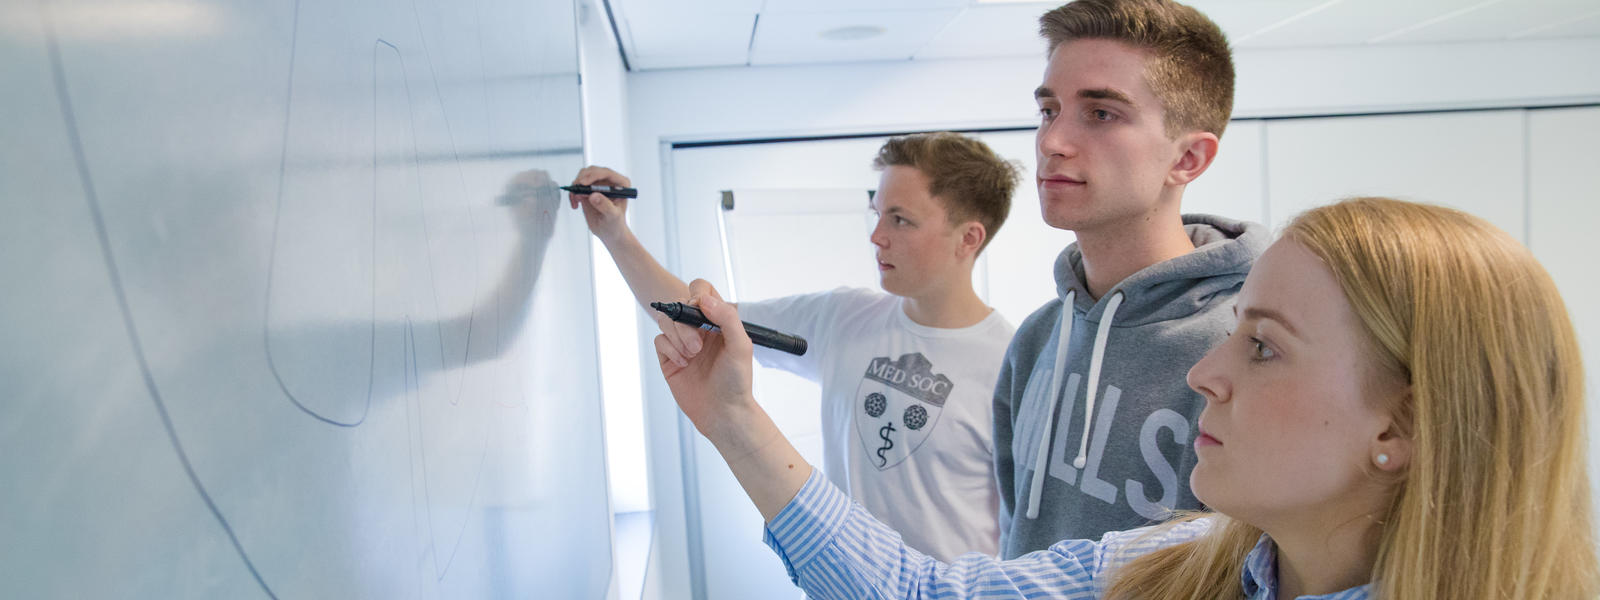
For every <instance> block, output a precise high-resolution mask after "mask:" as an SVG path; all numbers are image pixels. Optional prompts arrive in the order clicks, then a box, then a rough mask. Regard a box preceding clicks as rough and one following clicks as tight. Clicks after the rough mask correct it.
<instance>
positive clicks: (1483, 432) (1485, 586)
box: [1107, 198, 1600, 600]
mask: <svg viewBox="0 0 1600 600" xmlns="http://www.w3.org/2000/svg"><path fill="white" fill-rule="evenodd" d="M1283 235H1284V237H1285V238H1287V239H1290V240H1294V241H1295V242H1297V243H1299V244H1301V245H1302V246H1304V247H1306V248H1307V249H1309V250H1310V251H1311V252H1312V253H1313V254H1315V255H1316V256H1318V257H1319V258H1321V259H1322V261H1323V262H1324V263H1325V264H1327V265H1328V267H1329V268H1330V269H1331V270H1332V271H1333V274H1334V277H1335V278H1336V279H1337V280H1338V282H1339V287H1340V288H1341V289H1342V290H1343V291H1344V295H1345V297H1346V298H1347V299H1348V300H1349V301H1350V306H1351V307H1352V308H1353V309H1354V312H1355V314H1356V316H1357V317H1358V319H1359V321H1360V322H1361V324H1362V328H1363V329H1364V330H1365V336H1366V338H1367V341H1368V342H1369V345H1370V347H1371V350H1372V354H1373V355H1374V356H1375V357H1376V360H1375V363H1374V366H1375V367H1376V369H1377V372H1378V373H1388V374H1392V375H1394V376H1398V377H1400V378H1402V379H1401V381H1403V382H1405V383H1407V384H1409V386H1410V387H1409V390H1410V393H1409V394H1407V395H1406V396H1404V397H1403V398H1400V399H1399V400H1398V401H1396V402H1394V406H1391V407H1389V408H1390V410H1391V411H1392V414H1393V415H1394V417H1395V420H1396V423H1397V425H1398V426H1399V428H1400V429H1401V430H1402V431H1403V432H1404V433H1405V434H1407V435H1409V436H1410V437H1411V439H1412V441H1413V442H1412V443H1413V447H1414V449H1413V456H1412V457H1411V460H1410V462H1409V464H1407V465H1406V467H1405V469H1404V471H1403V472H1402V473H1401V474H1400V476H1399V478H1398V479H1397V480H1396V483H1395V489H1394V499H1393V502H1392V504H1391V508H1390V509H1389V512H1388V514H1387V515H1374V517H1375V518H1377V519H1379V520H1380V521H1381V522H1382V523H1383V525H1382V528H1383V529H1382V533H1381V535H1380V540H1381V541H1380V542H1379V546H1378V554H1377V557H1376V561H1375V563H1374V565H1373V570H1372V581H1373V582H1374V583H1373V588H1374V591H1375V592H1376V596H1377V597H1379V598H1384V599H1387V600H1397V599H1423V598H1451V599H1497V600H1498V599H1522V598H1536V599H1555V598H1562V599H1565V598H1595V597H1596V595H1597V594H1600V570H1597V566H1596V558H1595V548H1594V540H1593V533H1592V532H1593V529H1592V523H1591V506H1590V503H1589V502H1590V501H1589V481H1588V475H1587V473H1586V467H1585V461H1584V456H1585V452H1586V450H1587V445H1586V440H1585V435H1584V423H1585V421H1584V390H1583V365H1582V363H1581V362H1580V358H1579V355H1578V342H1577V336H1576V334H1575V333H1574V332H1573V329H1572V322H1571V320H1570V319H1569V318H1568V316H1567V309H1566V306H1565V304H1563V303H1562V301H1561V296H1560V294H1559V293H1558V292H1557V291H1556V286H1555V283H1554V282H1553V281H1552V280H1551V279H1550V276H1549V274H1548V273H1546V272H1545V270H1544V268H1543V267H1541V266H1539V263H1538V261H1536V260H1534V258H1533V255H1532V254H1531V253H1530V252H1528V250H1527V249H1526V248H1524V247H1523V246H1522V245H1521V244H1520V243H1518V242H1517V241H1516V240H1515V239H1512V238H1511V237H1510V236H1509V235H1506V234H1505V232H1503V231H1500V230H1499V229H1496V228H1495V227H1494V226H1492V225H1490V224H1488V223H1487V222H1485V221H1483V220H1482V219H1479V218H1477V217H1473V216H1471V215H1468V214H1466V213H1463V212H1461V211H1457V210H1452V209H1448V208H1442V207H1437V206H1429V205H1424V204H1416V203H1411V202H1403V201H1399V200H1391V199H1387V198H1356V199H1351V200H1346V201H1343V202H1340V203H1338V204H1334V205H1331V206H1325V207H1321V208H1316V209H1312V210H1310V211H1307V212H1306V213H1304V214H1302V215H1300V216H1299V217H1298V218H1296V219H1295V220H1294V222H1292V223H1290V224H1289V226H1288V228H1287V229H1286V230H1285V231H1284V234H1283ZM1217 518H1218V523H1217V524H1216V526H1215V527H1214V528H1213V529H1212V533H1210V534H1208V535H1207V536H1205V537H1204V538H1202V539H1200V540H1195V541H1192V542H1189V543H1185V544H1181V545H1178V546H1174V547H1170V548H1166V549H1163V550H1161V551H1157V552H1154V553H1151V554H1147V555H1145V556H1143V557H1140V558H1139V559H1137V560H1135V561H1133V562H1132V563H1130V564H1129V565H1128V566H1127V567H1125V568H1124V569H1123V570H1122V571H1121V572H1120V573H1119V574H1117V580H1116V581H1114V582H1113V585H1112V587H1111V589H1110V591H1109V592H1108V593H1107V597H1108V598H1117V599H1122V598H1163V599H1167V598H1173V599H1181V598H1189V599H1206V600H1211V599H1215V598H1238V597H1239V595H1240V587H1239V586H1240V570H1241V569H1242V568H1243V563H1244V558H1245V555H1246V554H1248V553H1249V551H1250V549H1251V548H1252V547H1253V546H1254V545H1255V543H1256V540H1257V539H1258V538H1259V536H1260V535H1261V531H1260V530H1258V529H1256V528H1254V527H1251V526H1250V525H1248V524H1245V523H1243V522H1240V521H1237V520H1233V519H1229V518H1227V517H1223V516H1218V517H1217Z"/></svg>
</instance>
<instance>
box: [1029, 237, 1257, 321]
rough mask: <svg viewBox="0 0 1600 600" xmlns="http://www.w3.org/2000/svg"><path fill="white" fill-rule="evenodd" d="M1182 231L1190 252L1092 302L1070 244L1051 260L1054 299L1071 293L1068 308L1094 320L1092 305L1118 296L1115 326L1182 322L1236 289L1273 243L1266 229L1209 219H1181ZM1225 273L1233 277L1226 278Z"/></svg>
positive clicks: (1075, 248)
mask: <svg viewBox="0 0 1600 600" xmlns="http://www.w3.org/2000/svg"><path fill="white" fill-rule="evenodd" d="M1183 229H1184V231H1185V232H1186V233H1188V234H1189V241H1190V242H1193V243H1194V250H1193V251H1191V252H1189V253H1188V254H1185V255H1183V256H1179V257H1177V258H1173V259H1171V260H1167V261H1164V262H1160V263H1156V264H1154V265H1150V266H1148V267H1145V268H1144V269H1141V270H1139V271H1138V272H1136V273H1134V274H1133V275H1130V276H1128V278H1126V279H1123V280H1122V282H1121V283H1118V284H1117V285H1116V286H1115V287H1113V288H1111V289H1110V290H1108V291H1107V292H1106V294H1105V296H1104V297H1102V298H1099V299H1096V298H1095V297H1094V296H1092V295H1090V294H1089V284H1088V282H1087V281H1086V280H1087V277H1086V276H1085V275H1084V273H1083V251H1082V250H1080V249H1078V244H1077V243H1076V242H1074V243H1073V244H1072V245H1070V246H1067V248H1066V249H1065V250H1062V251H1061V254H1059V255H1057V256H1056V264H1055V277H1056V297H1058V298H1061V299H1063V300H1065V299H1066V298H1067V293H1068V292H1075V293H1074V294H1072V295H1073V307H1074V308H1076V309H1077V311H1078V312H1080V313H1083V314H1084V315H1085V316H1086V317H1088V319H1089V320H1090V321H1098V320H1099V318H1100V315H1099V313H1098V312H1096V305H1097V304H1098V305H1103V304H1105V300H1106V299H1107V298H1110V297H1112V296H1114V295H1116V294H1117V293H1118V292H1121V293H1122V294H1123V296H1124V298H1123V300H1122V305H1121V306H1119V307H1118V308H1117V314H1116V320H1117V325H1118V326H1126V327H1137V326H1139V325H1144V324H1146V323H1150V322H1154V321H1167V320H1171V319H1181V318H1183V317H1185V316H1188V315H1191V314H1194V313H1195V312H1196V311H1199V310H1202V309H1204V308H1205V306H1206V305H1207V304H1209V302H1210V300H1211V297H1212V296H1214V295H1216V294H1218V293H1223V292H1228V291H1230V290H1233V289H1235V288H1237V287H1238V285H1239V280H1241V279H1243V278H1244V276H1245V275H1246V274H1248V273H1249V272H1250V265H1251V264H1253V263H1254V262H1255V258H1256V257H1257V256H1260V255H1261V253H1262V252H1263V251H1265V250H1266V249H1267V246H1268V245H1271V243H1272V239H1271V238H1272V235H1271V233H1270V232H1268V231H1267V228H1266V226H1264V225H1260V224H1257V223H1250V222H1247V221H1236V220H1233V219H1227V218H1223V217H1218V216H1213V215H1183ZM1230 275H1232V276H1236V277H1237V279H1235V278H1234V277H1229V276H1230Z"/></svg>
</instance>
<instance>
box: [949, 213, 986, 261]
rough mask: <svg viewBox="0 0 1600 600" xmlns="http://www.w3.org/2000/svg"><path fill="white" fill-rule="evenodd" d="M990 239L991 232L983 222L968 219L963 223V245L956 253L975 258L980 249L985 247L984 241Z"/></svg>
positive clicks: (962, 256)
mask: <svg viewBox="0 0 1600 600" xmlns="http://www.w3.org/2000/svg"><path fill="white" fill-rule="evenodd" d="M988 239H989V232H988V230H985V229H984V228H983V223H979V222H977V221H967V222H966V223H965V224H963V225H961V246H960V249H959V250H957V253H956V255H957V256H959V257H961V258H969V257H971V258H974V259H975V258H976V257H977V256H978V251H979V250H980V249H982V248H983V242H984V241H985V240H988Z"/></svg>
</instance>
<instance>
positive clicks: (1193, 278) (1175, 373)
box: [994, 215, 1271, 559]
mask: <svg viewBox="0 0 1600 600" xmlns="http://www.w3.org/2000/svg"><path fill="white" fill-rule="evenodd" d="M1183 223H1184V229H1185V231H1187V232H1188V234H1189V239H1190V240H1191V241H1193V242H1194V245H1195V250H1194V251H1193V252H1190V253H1188V254H1185V255H1183V256H1179V257H1177V258H1174V259H1171V260H1168V261H1165V262H1162V263H1158V264H1155V265H1151V266H1149V267H1145V268H1144V269H1143V270H1140V271H1139V272H1137V273H1134V274H1133V275H1131V276H1129V277H1128V278H1127V279H1124V280H1123V281H1122V282H1121V283H1119V284H1117V285H1116V287H1113V288H1112V289H1111V290H1110V291H1109V292H1107V293H1106V295H1105V296H1104V297H1101V298H1100V299H1099V300H1095V299H1093V298H1092V297H1091V296H1090V295H1089V288H1088V284H1087V283H1085V282H1084V275H1083V254H1082V253H1081V252H1079V250H1078V245H1077V244H1072V245H1070V246H1067V249H1066V250H1063V251H1062V252H1061V255H1060V256H1059V257H1057V258H1056V265H1055V277H1056V293H1057V294H1058V295H1059V296H1060V298H1059V299H1057V300H1052V301H1050V302H1048V303H1046V304H1045V305H1044V306H1042V307H1039V309H1038V310H1036V311H1033V314H1032V315H1029V316H1028V318H1027V319H1026V320H1024V321H1023V322H1022V326H1020V327H1018V328H1017V333H1016V336H1015V337H1013V338H1012V339H1011V346H1010V347H1009V348H1007V349H1006V357H1005V362H1004V363H1003V364H1002V365H1001V367H1000V380H999V382H998V383H997V384H996V385H995V392H994V428H995V434H994V445H995V453H994V455H995V463H996V465H995V466H996V474H997V476H998V478H999V480H1000V481H999V483H1000V553H1001V558H1007V559H1009V558H1014V557H1017V556H1020V555H1023V554H1026V553H1028V552H1032V551H1035V550H1043V549H1045V548H1048V547H1049V546H1050V545H1051V544H1053V543H1055V542H1058V541H1061V540H1065V539H1100V536H1101V535H1102V534H1104V533H1106V532H1108V531H1119V530H1124V529H1132V528H1135V527H1139V526H1142V525H1147V524H1149V523H1151V522H1153V521H1159V520H1161V519H1163V518H1164V517H1165V516H1167V515H1168V514H1169V512H1170V511H1171V510H1172V509H1197V508H1200V507H1201V506H1200V503H1199V501H1198V500H1195V497H1194V494H1193V493H1192V492H1190V491H1189V472H1190V471H1192V470H1193V469H1194V464H1195V454H1194V446H1193V443H1194V438H1195V436H1196V435H1198V433H1197V432H1198V430H1199V429H1198V426H1197V422H1198V420H1199V418H1200V411H1201V410H1202V409H1204V408H1205V401H1204V400H1203V399H1202V398H1201V397H1200V394H1198V393H1196V392H1194V391H1193V390H1191V389H1189V386H1188V385H1187V383H1186V382H1185V378H1186V376H1187V374H1188V371H1189V367H1191V366H1194V364H1195V363H1196V362H1198V361H1199V360H1200V357H1202V356H1204V355H1205V353H1206V352H1207V351H1208V350H1210V349H1211V347H1212V346H1214V345H1216V344H1218V343H1220V342H1221V341H1222V339H1223V338H1224V337H1226V335H1227V331H1228V330H1229V329H1230V328H1231V327H1232V324H1233V321H1234V319H1233V312H1232V311H1233V296H1234V294H1235V293H1237V292H1238V291H1239V286H1240V285H1242V284H1243V283H1244V277H1245V274H1246V273H1248V272H1249V271H1250V265H1251V264H1252V263H1254V262H1255V259H1256V257H1257V256H1260V255H1261V252H1262V251H1263V250H1265V249H1266V247H1267V245H1268V243H1270V242H1271V239H1270V238H1271V235H1270V234H1269V233H1268V231H1267V229H1266V227H1264V226H1261V225H1257V224H1254V223H1245V222H1241V221H1233V220H1230V219H1224V218H1221V217H1213V216H1209V215H1185V216H1184V217H1183ZM1063 306H1071V307H1072V310H1071V311H1070V312H1065V313H1064V312H1063V311H1062V307H1063ZM1063 314H1065V315H1066V316H1067V317H1068V318H1062V317H1063ZM1063 341H1065V347H1066V348H1067V351H1066V354H1065V355H1064V356H1063V355H1061V353H1060V352H1059V349H1060V348H1062V347H1063ZM1089 422H1092V423H1094V427H1093V428H1092V429H1089V430H1088V431H1087V432H1086V431H1085V427H1084V424H1085V423H1089ZM1041 463H1042V464H1046V465H1048V468H1046V469H1044V470H1043V471H1040V470H1038V469H1035V465H1038V464H1041Z"/></svg>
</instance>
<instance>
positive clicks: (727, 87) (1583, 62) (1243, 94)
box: [628, 39, 1600, 598]
mask: <svg viewBox="0 0 1600 600" xmlns="http://www.w3.org/2000/svg"><path fill="white" fill-rule="evenodd" d="M1597 59H1600V40H1596V39H1572V40H1555V41H1537V42H1504V43H1492V44H1490V43H1484V44H1450V45H1436V46H1399V47H1374V48H1320V49H1306V50H1289V51H1253V52H1241V53H1239V54H1237V55H1236V57H1235V60H1236V64H1237V65H1238V70H1239V83H1238V89H1237V92H1236V96H1235V115H1236V116H1237V117H1270V116H1295V115H1312V114H1329V113H1340V114H1343V113H1367V112H1388V111H1408V110H1422V109H1449V108H1472V107H1486V106H1544V105H1552V104H1563V103H1581V102H1594V101H1596V100H1600V68H1597V67H1596V65H1597V64H1600V60H1597ZM1563 65H1578V67H1576V68H1573V67H1564V66H1563ZM1043 67H1044V60H1043V59H1042V58H1038V59H1003V60H972V61H922V62H895V63H861V64H854V65H829V66H798V67H767V68H727V69H691V70H679V71H653V72H645V73H630V74H629V75H628V94H629V102H628V110H629V112H628V115H629V141H630V148H629V150H630V152H631V155H630V156H631V158H632V160H631V161H630V162H631V166H632V169H633V170H632V172H631V173H630V175H632V177H633V180H634V182H635V184H636V185H637V186H638V187H639V188H640V189H641V190H644V194H645V196H646V197H649V198H652V199H655V200H662V196H663V195H665V190H670V189H673V187H674V184H673V182H672V181H671V180H670V179H671V174H670V168H664V163H665V162H666V161H669V160H670V152H668V151H667V149H666V145H667V144H669V143H670V142H673V141H702V140H729V139H754V138H767V137H787V136H806V135H825V134H839V133H865V132H895V131H913V130H928V129H944V128H952V129H970V128H982V127H997V126H1027V125H1031V124H1033V123H1034V122H1035V120H1036V117H1035V112H1034V111H1035V107H1034V103H1033V100H1032V90H1033V88H1034V87H1035V86H1037V85H1038V83H1039V76H1040V74H1041V73H1042V71H1043ZM1285 124H1287V123H1285ZM1294 127H1295V126H1293V125H1291V126H1289V128H1288V129H1289V130H1292V129H1294ZM1268 137H1269V136H1268V132H1267V129H1266V127H1263V126H1261V124H1260V123H1255V124H1250V123H1236V124H1235V127H1232V128H1230V130H1229V132H1228V134H1227V136H1226V140H1227V142H1228V144H1232V146H1227V145H1225V146H1226V147H1228V148H1238V149H1239V150H1225V151H1226V152H1238V153H1239V154H1238V155H1235V157H1234V158H1236V159H1237V162H1238V163H1240V164H1239V166H1238V168H1234V169H1229V170H1228V171H1227V172H1228V173H1230V174H1229V175H1227V176H1226V177H1223V178H1219V180H1221V179H1228V180H1229V182H1228V183H1227V184H1226V185H1225V186H1224V185H1221V184H1217V185H1218V188H1223V187H1226V188H1228V189H1232V190H1241V189H1242V190H1252V191H1246V192H1243V193H1240V194H1238V196H1241V197H1239V198H1237V199H1232V200H1229V199H1228V198H1219V200H1225V201H1229V202H1235V203H1236V204H1235V206H1239V207H1248V206H1251V205H1252V203H1256V204H1258V205H1259V206H1260V207H1261V210H1262V213H1261V215H1262V217H1263V218H1269V219H1272V220H1274V221H1277V220H1278V217H1279V216H1280V215H1278V214H1271V215H1270V216H1269V215H1268V214H1267V211H1268V210H1269V208H1268V206H1267V205H1266V203H1265V198H1266V195H1267V193H1268V188H1269V187H1270V186H1271V185H1272V184H1271V182H1269V181H1267V179H1266V172H1265V170H1263V169H1261V168H1257V167H1255V166H1254V165H1255V164H1262V163H1261V162H1259V161H1263V160H1265V159H1264V155H1263V154H1261V153H1263V152H1267V151H1269V150H1270V143H1269V140H1268ZM1251 138H1254V139H1251ZM1292 139H1299V138H1298V137H1295V138H1292ZM1243 140H1250V141H1249V142H1243ZM1358 150H1359V149H1358ZM1251 153H1254V154H1251ZM1244 154H1250V155H1249V156H1243V155H1244ZM1517 155H1518V156H1520V155H1521V154H1520V151H1519V152H1518V154H1517ZM1491 168H1492V167H1491ZM1514 170H1515V173H1517V174H1519V175H1518V177H1521V175H1520V174H1521V173H1522V172H1523V171H1522V167H1521V165H1517V166H1515V169H1514ZM1219 173H1221V172H1220V171H1219ZM1252 183H1254V185H1251V184H1252ZM1280 185H1282V184H1280ZM1197 188H1198V185H1197ZM1195 191H1199V190H1198V189H1197V190H1195ZM1321 191H1325V190H1321V189H1317V190H1312V191H1311V192H1307V193H1312V192H1321ZM1284 193H1285V194H1289V195H1293V194H1296V193H1300V188H1294V190H1293V191H1285V192H1284ZM1245 194H1257V195H1256V196H1254V197H1251V198H1245V197H1242V196H1244V195H1245ZM1191 195H1192V196H1198V195H1200V194H1191ZM1018 201H1019V202H1021V201H1022V200H1020V199H1019V200H1018ZM1241 210H1242V209H1241ZM676 211H677V207H676V205H675V204H674V203H673V202H672V200H671V199H670V198H666V199H665V201H664V202H662V203H660V204H657V203H655V202H652V201H640V202H638V203H636V208H635V209H634V211H633V212H634V220H633V224H634V228H635V231H636V232H638V234H639V237H640V239H641V240H642V241H643V242H644V243H645V246H646V247H647V248H648V249H650V251H651V252H652V253H653V254H655V255H656V256H658V257H662V258H664V259H665V260H664V261H663V262H664V263H666V264H667V266H668V268H669V269H672V270H674V271H675V272H678V273H679V274H680V275H684V276H687V277H696V276H701V275H703V274H702V273H685V272H682V271H680V270H679V269H680V268H681V267H682V266H684V265H683V261H682V260H681V259H680V255H679V250H680V248H679V244H678V242H680V240H676V239H670V237H669V234H668V233H667V232H669V231H671V232H674V233H673V234H671V235H673V236H675V235H677V233H676V232H678V231H679V230H680V229H679V220H680V219H682V218H685V216H684V215H680V214H678V213H677V212H676ZM1278 212H1286V210H1280V211H1278ZM1019 216H1020V215H1019ZM1284 216H1287V215H1284ZM1015 226H1016V224H1010V225H1008V227H1015ZM1503 226H1507V227H1508V228H1511V227H1514V225H1503ZM1008 231H1011V232H1013V233H1014V232H1015V230H1010V229H1008ZM1512 233H1514V234H1518V235H1519V237H1521V236H1523V235H1524V232H1522V231H1515V230H1513V231H1512ZM1524 239H1525V238H1524ZM669 240H670V241H671V243H669ZM1536 247H1537V246H1536ZM647 333H648V332H647ZM641 343H645V344H647V343H648V340H644V339H642V338H641ZM1591 362H1592V361H1591ZM653 364H654V363H646V369H645V370H646V375H645V387H646V389H645V394H646V398H647V401H646V406H647V411H648V413H647V415H646V420H647V433H648V437H649V451H650V455H651V456H650V460H651V463H650V468H651V471H652V477H651V479H652V484H653V485H655V486H657V487H655V498H656V500H657V502H658V505H657V509H658V510H657V522H658V537H662V536H668V539H661V540H658V550H661V549H668V548H670V550H665V551H668V552H673V553H675V554H679V556H682V554H680V553H681V552H695V551H696V550H695V549H694V545H695V544H696V543H697V542H696V541H695V540H691V539H689V538H688V534H687V533H686V530H685V529H684V528H683V526H682V523H681V522H680V523H678V524H675V525H672V526H671V529H672V531H670V532H669V530H668V528H666V527H664V525H666V523H665V522H666V521H670V520H672V519H681V518H682V515H683V514H684V513H683V511H684V506H683V505H678V506H675V507H673V510H668V508H667V506H666V505H665V504H662V503H663V502H665V501H667V500H668V499H669V497H671V496H672V495H673V494H674V493H677V494H680V495H681V494H682V492H683V491H684V490H685V489H686V488H685V487H684V485H683V479H682V477H683V476H684V473H683V471H682V468H681V465H683V464H694V463H696V462H705V461H706V460H708V459H710V460H715V458H716V457H714V456H712V457H699V458H698V459H696V458H695V457H692V456H691V457H687V458H686V457H685V454H693V453H694V452H695V450H694V444H693V443H692V440H693V438H692V437H688V438H686V437H685V436H693V435H696V434H695V433H694V432H693V431H692V428H686V427H684V426H683V425H682V423H681V421H680V417H679V415H678V413H677V410H676V407H675V405H674V404H673V402H672V400H671V396H670V394H669V393H668V392H667V389H666V386H665V384H664V383H663V382H662V381H661V378H660V376H659V375H658V374H656V373H655V372H654V371H653V369H651V368H649V367H651V366H652V365H653ZM690 476H691V477H692V474H691V475H690ZM686 502H687V503H688V504H689V505H695V504H697V503H698V499H696V498H694V497H693V494H692V493H691V495H690V497H689V498H687V500H686ZM674 511H676V512H674ZM671 535H681V536H683V537H680V538H671V537H670V536H671ZM682 569H683V571H682V576H681V577H680V576H679V575H678V574H667V573H663V574H662V578H663V581H670V582H672V583H671V585H669V586H665V587H663V588H661V589H660V590H658V593H659V597H674V598H676V597H687V595H686V594H684V593H683V592H684V591H685V590H686V589H690V588H685V587H682V586H684V585H688V584H687V583H685V582H686V581H687V579H688V578H690V577H691V575H689V574H688V572H687V569H688V565H683V566H682ZM673 586H676V587H673ZM702 592H703V590H702ZM647 597H656V596H651V595H648V594H647Z"/></svg>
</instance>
